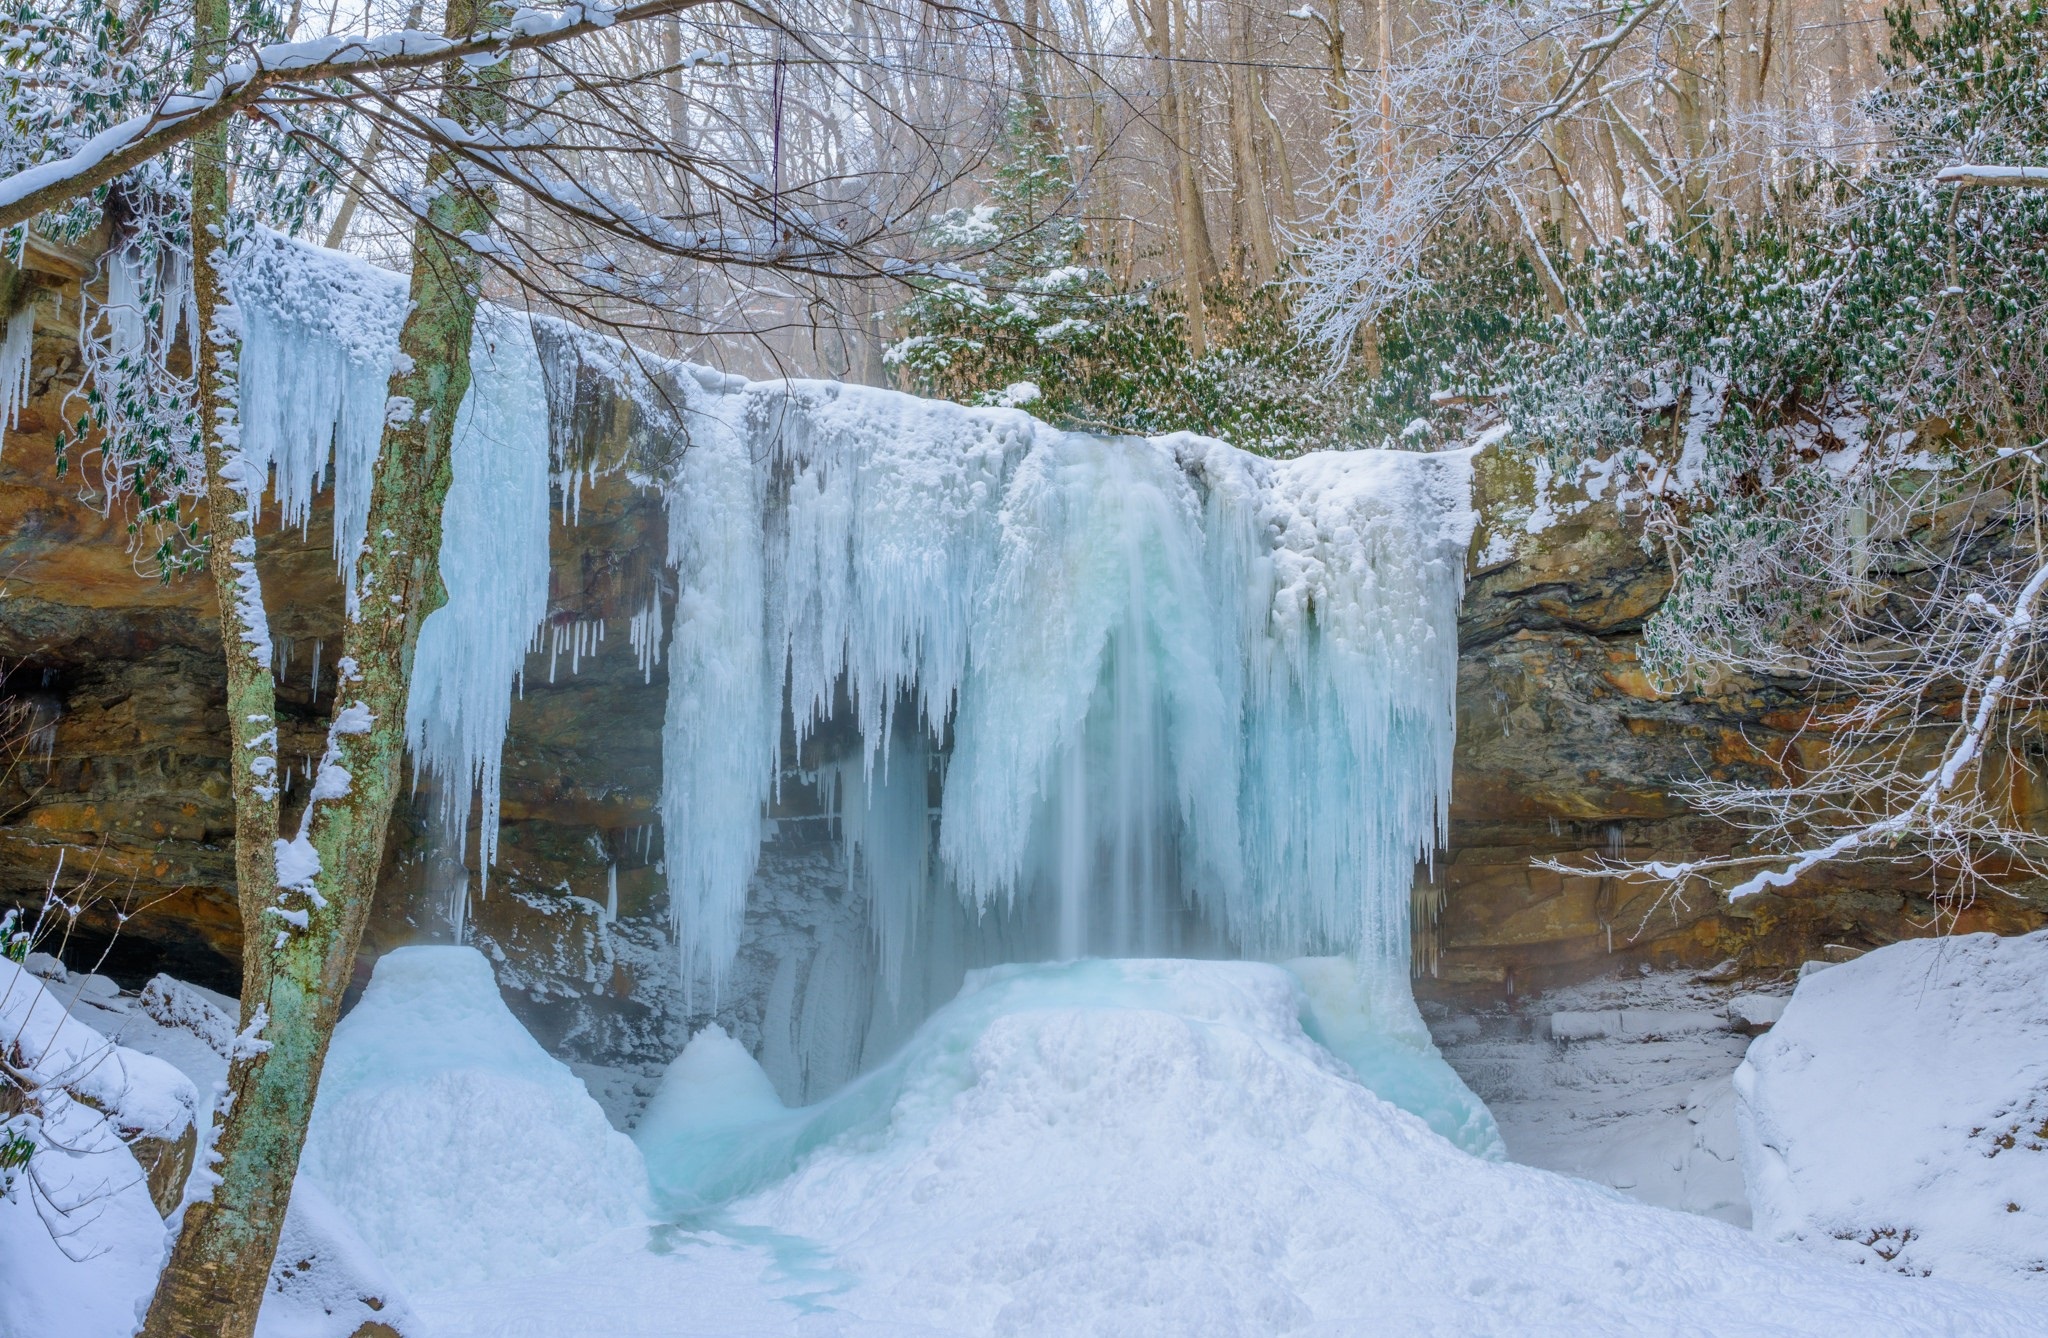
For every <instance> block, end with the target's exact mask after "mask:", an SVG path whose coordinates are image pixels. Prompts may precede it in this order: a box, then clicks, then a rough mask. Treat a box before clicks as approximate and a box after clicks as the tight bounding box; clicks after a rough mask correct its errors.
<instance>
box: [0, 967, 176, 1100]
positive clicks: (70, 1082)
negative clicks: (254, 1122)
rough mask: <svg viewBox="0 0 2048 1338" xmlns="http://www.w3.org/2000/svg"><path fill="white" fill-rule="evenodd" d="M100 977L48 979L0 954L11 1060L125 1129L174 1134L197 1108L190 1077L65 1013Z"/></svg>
mask: <svg viewBox="0 0 2048 1338" xmlns="http://www.w3.org/2000/svg"><path fill="white" fill-rule="evenodd" d="M99 979H101V977H97V976H91V975H77V976H69V977H67V978H66V979H65V981H64V982H62V983H59V984H50V983H48V982H45V981H43V980H41V979H39V978H38V977H36V976H33V975H31V974H29V973H28V972H27V971H25V970H23V969H22V968H21V967H20V966H18V965H16V964H15V963H14V962H12V961H8V960H6V959H4V958H0V1039H4V1041H5V1043H6V1044H7V1045H8V1047H9V1049H10V1051H11V1055H10V1058H11V1059H12V1062H14V1063H15V1064H16V1065H18V1066H19V1067H21V1068H22V1069H23V1070H25V1071H26V1072H27V1073H28V1074H29V1075H30V1076H31V1078H32V1079H33V1080H35V1081H37V1082H38V1083H41V1084H44V1085H47V1086H50V1087H60V1088H63V1089H65V1090H66V1091H69V1092H71V1093H73V1094H74V1095H76V1096H78V1097H79V1098H81V1099H82V1100H84V1101H87V1102H90V1103H91V1105H92V1106H94V1107H96V1108H97V1109H99V1110H101V1111H104V1112H106V1113H107V1114H108V1115H109V1116H110V1117H111V1118H112V1119H113V1120H114V1121H115V1123H116V1124H117V1125H118V1126H119V1127H120V1128H121V1129H123V1130H125V1131H128V1132H129V1133H131V1134H137V1135H145V1136H147V1137H150V1138H177V1137H178V1136H179V1135H180V1134H182V1133H184V1131H185V1130H186V1129H188V1128H190V1127H191V1126H192V1122H193V1119H194V1117H195V1115H196V1114H197V1112H198V1109H199V1094H198V1092H197V1091H196V1090H195V1089H194V1087H193V1085H192V1083H191V1081H190V1080H189V1079H187V1078H186V1077H185V1076H184V1075H183V1074H182V1073H180V1072H179V1071H178V1070H177V1069H176V1068H174V1067H172V1066H171V1065H170V1064H167V1063H165V1062H164V1061H163V1060H160V1059H156V1058H154V1057H152V1056H150V1055H145V1054H142V1053H140V1052H138V1051H135V1050H131V1049H129V1048H127V1047H126V1046H122V1045H117V1044H114V1043H112V1042H110V1041H108V1040H107V1038H106V1037H104V1036H102V1035H101V1034H100V1033H99V1032H97V1031H95V1030H93V1028H92V1027H91V1026H89V1025H87V1024H86V1023H84V1022H82V1021H80V1020H78V1019H77V1018H75V1017H73V1016H72V1015H71V1005H72V1004H73V1003H74V1002H76V1001H77V1000H78V999H79V998H80V997H81V996H83V997H87V998H90V997H94V996H95V995H96V993H97V992H96V991H92V990H91V989H90V983H91V982H94V981H97V980H99Z"/></svg>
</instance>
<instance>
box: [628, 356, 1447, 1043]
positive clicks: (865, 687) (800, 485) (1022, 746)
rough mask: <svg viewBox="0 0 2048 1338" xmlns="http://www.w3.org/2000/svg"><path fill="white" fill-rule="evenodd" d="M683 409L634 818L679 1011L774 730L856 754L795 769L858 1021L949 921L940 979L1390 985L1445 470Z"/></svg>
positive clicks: (702, 390) (1428, 783)
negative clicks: (649, 818)
mask: <svg viewBox="0 0 2048 1338" xmlns="http://www.w3.org/2000/svg"><path fill="white" fill-rule="evenodd" d="M686 391H687V392H688V393H687V394H686V399H687V412H686V420H687V429H688V439H689V449H688V450H687V451H686V452H685V453H684V454H683V456H682V459H681V464H680V467H679V470H678V472H677V475H676V477H675V478H674V479H673V481H672V483H671V486H670V514H671V527H670V534H671V550H672V551H671V558H672V561H673V563H674V565H675V567H676V571H677V584H678V587H679V596H678V602H677V608H676V615H675V623H674V628H673V632H672V639H671V644H670V652H669V671H670V673H669V693H670V699H669V709H668V716H667V725H666V737H665V740H664V767H665V787H666V788H665V793H664V796H663V817H664V822H665V825H666V827H667V830H668V832H669V833H670V841H669V851H670V852H671V858H670V859H669V861H668V875H669V883H670V895H671V902H672V905H673V907H674V912H675V916H676V928H677V932H678V935H679V937H680V939H681V941H682V944H683V949H684V953H685V966H686V970H687V972H688V974H689V978H690V979H692V980H693V981H695V982H701V983H708V984H709V985H710V986H711V987H712V988H713V990H714V991H715V989H716V987H717V986H718V984H719V982H720V980H721V977H722V975H723V973H724V972H725V971H726V970H727V968H728V966H729V964H730V963H731V961H732V959H733V954H734V952H735V950H736V947H737V944H738V939H739V933H740V926H741V919H742V915H743V912H744V910H745V906H746V897H747V890H748V880H749V878H750V876H751V874H752V873H753V871H754V867H755V861H756V859H757V856H758V851H759V846H760V833H759V819H760V815H761V813H762V810H763V805H764V804H765V803H767V802H768V800H769V798H770V796H771V792H772V789H773V787H774V786H775V785H776V784H777V782H778V768H779V765H780V759H781V748H782V738H783V717H784V704H785V701H786V702H787V709H788V711H789V712H790V715H791V718H792V722H793V725H794V729H795V733H796V738H797V740H798V744H799V748H800V749H801V748H803V746H804V744H805V742H806V740H807V739H808V738H809V737H810V736H811V735H812V734H813V733H814V732H815V731H816V730H817V728H818V727H819V726H820V725H821V724H823V723H824V722H825V721H827V720H828V719H830V718H832V717H833V716H834V715H835V712H838V711H840V710H842V709H844V710H845V711H848V712H850V714H851V717H852V720H851V723H852V725H853V726H854V728H855V730H856V732H857V733H858V736H859V739H860V744H859V747H858V749H857V750H856V751H855V752H854V753H853V754H852V755H850V756H846V757H842V758H821V759H820V761H819V766H820V769H821V773H822V778H823V779H824V780H825V782H826V784H827V787H828V789H830V790H831V791H832V792H833V793H834V794H836V796H837V803H838V810H839V815H840V822H841V828H842V833H843V835H844V838H845V843H846V847H847V850H848V858H849V861H850V863H851V864H852V865H853V866H854V867H855V869H856V872H857V874H858V875H859V877H860V879H861V881H862V882H863V883H864V885H865V887H866V890H867V895H868V897H869V899H870V905H871V919H872V923H873V927H874V929H875V932H876V935H877V938H878V940H879V951H880V959H881V972H880V974H881V980H880V984H881V988H882V993H883V994H884V995H885V996H886V997H888V998H890V999H897V998H899V997H900V996H901V994H902V989H903V985H904V980H903V974H904V972H905V970H906V969H907V965H908V964H909V963H911V962H913V961H914V960H917V959H920V958H924V957H927V956H928V955H929V954H930V953H931V952H934V951H937V950H939V946H940V945H938V944H937V943H935V942H934V939H933V935H934V934H938V933H941V932H943V927H944V926H945V924H946V923H947V922H948V920H949V913H948V912H946V911H945V909H944V904H945V903H946V902H948V901H951V902H956V903H957V904H959V905H960V906H962V907H964V908H965V909H966V911H967V913H968V920H969V922H970V923H969V925H968V927H967V931H966V932H967V937H968V940H969V941H968V942H965V943H964V944H960V945H957V946H958V947H959V949H960V951H959V954H958V955H959V957H960V965H961V969H964V968H965V967H967V966H973V965H979V964H986V963H988V962H993V961H1003V960H1019V959H1031V958H1072V957H1080V956H1086V955H1106V956H1132V955H1204V954H1216V953H1221V952H1241V953H1247V954H1255V955H1264V956H1290V955H1299V954H1308V953H1329V952H1339V953H1345V954H1349V955H1354V956H1356V957H1359V958H1360V959H1361V960H1363V961H1364V962H1366V963H1367V964H1368V966H1367V970H1368V973H1369V974H1377V975H1384V976H1388V977H1399V978H1402V979H1405V973H1406V966H1405V962H1406V956H1407V942H1408V926H1407V914H1408V895H1409V887H1410V883H1411V879H1412V874H1413V869H1414V865H1415V862H1416V860H1417V859H1418V858H1419V857H1422V856H1425V855H1426V854H1427V853H1428V851H1429V849H1430V847H1431V845H1432V843H1433V842H1434V841H1435V840H1436V839H1437V838H1438V837H1439V836H1440V834H1441V823H1442V820H1443V814H1444V806H1445V803H1446V800H1447V797H1448V791H1449V781H1450V748H1451V740H1452V732H1453V711H1454V701H1453V698H1454V681H1453V680H1454V675H1455V669H1456V654H1457V651H1456V634H1455V621H1454V620H1455V613H1456V602H1457V596H1458V589H1459V582H1460V578H1461V575H1462V569H1463V566H1462V564H1463V550H1464V546H1465V544H1466V542H1467V541H1468V540H1469V537H1470V533H1471V526H1472V514H1471V510H1470V506H1469V501H1468V495H1467V494H1468V491H1469V481H1470V462H1469V457H1468V456H1466V455H1464V454H1460V453H1444V454H1436V455H1422V454H1411V453H1384V452H1355V453H1345V454H1341V455H1325V456H1314V457H1308V458H1304V459H1301V460H1295V461H1288V462H1274V461H1269V460H1263V459H1259V458H1255V457H1252V456H1249V455H1246V454H1244V453H1243V452H1240V451H1236V450H1233V449H1232V448H1230V447H1228V446H1226V445H1223V444H1222V443H1219V442H1215V441H1209V440H1204V439H1201V438H1196V437H1190V436H1177V437H1168V438H1160V439H1155V440H1141V439H1128V438H1106V437H1098V436H1091V435H1087V434H1082V433H1071V432H1062V431H1058V430H1055V429H1053V428H1051V427H1048V426H1047V425H1045V424H1043V423H1040V422H1038V421H1037V420H1035V419H1032V418H1030V417H1028V416H1027V415H1025V414H1023V413H1019V412H1015V411H1011V410H1003V409H968V408H963V407H960V406H957V405H951V404H943V403H935V402H931V401H925V400H918V399H915V398H912V397H909V396H905V395H900V394H895V393H892V392H888V391H881V390H873V389H865V388H859V387H852V386H844V385H837V384H827V383H817V382H783V383H745V382H738V381H734V380H731V379H728V378H721V377H716V376H713V375H711V374H708V373H701V372H700V373H695V374H694V375H693V379H692V380H691V382H690V383H689V384H688V385H687V386H686ZM940 777H942V779H939V778H940ZM928 778H929V779H928ZM928 787H929V789H930V792H931V794H933V795H934V796H935V797H936V800H937V803H936V813H935V814H933V815H932V816H930V817H927V816H926V814H925V810H927V809H928V808H930V807H931V805H930V804H929V803H928V801H927V790H928ZM885 829H886V830H887V831H888V832H889V833H890V835H889V836H888V837H887V838H886V839H882V838H881V836H880V833H882V832H883V831H884V830H885ZM958 979H959V976H958V974H957V973H955V974H953V975H952V977H951V979H948V980H940V981H937V982H935V983H936V986H937V992H936V993H934V994H932V995H931V996H930V997H929V998H928V999H927V1000H926V1006H927V1007H928V1006H929V1005H931V1004H936V1003H937V1002H940V1001H942V1000H943V999H944V998H945V997H947V996H948V995H950V993H951V992H952V989H953V988H954V986H955V985H956V984H957V981H958ZM913 1020H914V1019H913Z"/></svg>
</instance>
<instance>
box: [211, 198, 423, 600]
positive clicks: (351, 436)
mask: <svg viewBox="0 0 2048 1338" xmlns="http://www.w3.org/2000/svg"><path fill="white" fill-rule="evenodd" d="M233 293H234V298H235V305H236V307H237V308H238V309H239V311H240V313H241V318H242V351H241V363H240V366H241V411H242V453H243V454H244V455H245V456H246V457H248V458H249V460H250V461H251V462H253V463H254V464H256V465H257V466H258V467H259V468H262V467H274V468H275V470H276V482H275V487H276V489H277V499H278V508H279V510H280V512H281V513H282V518H283V521H284V523H285V524H286V525H297V526H300V527H304V525H305V524H306V521H307V518H308V517H309V516H310V514H311V512H312V507H313V495H314V494H315V493H317V492H318V491H319V490H320V486H321V483H322V481H323V480H324V479H325V478H326V477H327V471H328V467H329V464H330V462H331V463H332V466H333V470H334V557H335V561H336V562H337V563H339V564H340V566H341V572H342V586H343V588H344V589H345V590H346V591H347V592H348V598H349V601H350V605H351V609H353V604H354V600H355V561H356V554H357V552H358V551H360V549H361V548H362V543H363V529H364V526H365V525H366V524H367V523H368V521H369V516H370V483H371V477H372V474H373V473H374V471H375V469H376V465H377V447H378V444H379V442H380V441H381V439H382V437H383V433H384V401H385V399H386V397H387V396H388V395H389V393H390V384H391V370H392V366H391V365H392V360H393V358H394V357H396V356H397V353H398V331H399V327H400V326H401V325H402V324H404V321H405V305H406V282H405V277H404V276H403V275H399V274H392V273H390V272H389V271H387V270H381V269H377V268H376V267H375V266H372V265H368V264H365V263H363V262H361V261H355V260H350V259H349V258H348V257H345V256H341V255H337V254H335V253H333V252H328V251H317V250H315V249H314V248H312V247H309V246H305V245H302V244H300V243H297V242H292V241H288V240H286V239H284V238H282V237H279V236H276V235H275V234H271V233H258V234H256V235H255V236H253V237H251V238H250V239H249V242H248V245H247V249H246V250H245V251H244V253H243V254H242V255H241V256H240V257H238V259H237V263H236V268H235V272H234V279H233Z"/></svg>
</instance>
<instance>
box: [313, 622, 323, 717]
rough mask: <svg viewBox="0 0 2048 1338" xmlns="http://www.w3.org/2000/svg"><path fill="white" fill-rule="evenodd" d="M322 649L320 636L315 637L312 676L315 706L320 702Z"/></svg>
mask: <svg viewBox="0 0 2048 1338" xmlns="http://www.w3.org/2000/svg"><path fill="white" fill-rule="evenodd" d="M321 650H322V647H321V644H320V638H318V637H315V638H313V677H312V686H313V704H314V705H315V706H318V705H319V704H320V655H321Z"/></svg>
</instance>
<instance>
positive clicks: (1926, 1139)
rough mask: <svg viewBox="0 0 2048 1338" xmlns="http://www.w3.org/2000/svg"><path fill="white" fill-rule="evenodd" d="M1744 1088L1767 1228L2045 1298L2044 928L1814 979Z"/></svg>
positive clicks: (1939, 943)
mask: <svg viewBox="0 0 2048 1338" xmlns="http://www.w3.org/2000/svg"><path fill="white" fill-rule="evenodd" d="M1735 1090H1736V1093H1737V1096H1738V1097H1739V1099H1740V1103H1741V1104H1740V1106H1739V1107H1738V1111H1737V1113H1738V1115H1739V1116H1740V1117H1741V1120H1742V1123H1743V1135H1744V1137H1743V1152H1744V1160H1745V1164H1746V1165H1747V1167H1748V1170H1749V1191H1750V1197H1751V1200H1752V1202H1753V1203H1754V1205H1755V1207H1756V1225H1757V1231H1758V1234H1759V1235H1763V1236H1766V1237H1768V1238H1771V1239H1775V1240H1781V1241H1787V1242H1797V1243H1799V1244H1801V1245H1803V1246H1806V1247H1807V1248H1810V1249H1813V1250H1815V1251H1817V1252H1819V1253H1821V1254H1824V1255H1827V1256H1828V1257H1832V1258H1842V1259H1847V1260H1850V1261H1853V1262H1856V1263H1861V1264H1865V1265H1868V1266H1871V1267H1873V1268H1888V1269H1891V1270H1895V1271H1897V1272H1901V1273H1907V1274H1915V1275H1922V1274H1924V1275H1928V1276H1932V1277H1937V1278H1956V1279H1961V1280H1964V1281H1969V1282H1981V1283H1986V1284H1988V1285H1991V1286H1997V1287H2007V1288H2012V1289H2015V1290H2019V1291H2023V1292H2025V1293H2027V1294H2029V1295H2032V1296H2035V1297H2037V1298H2039V1299H2040V1300H2041V1302H2042V1303H2043V1304H2044V1305H2048V932H2044V933H2038V934H2029V935H2027V936H2026V937H2024V938H1998V937H1996V936H1995V935H1991V934H1969V935H1965V936H1962V937H1958V938H1949V939H1922V940H1919V941H1917V942H1911V943H1898V944H1894V945H1892V946H1891V947H1888V948H1885V949H1883V950H1882V951H1880V952H1874V953H1871V954H1869V955H1868V956H1866V957H1861V958H1858V959H1857V960H1855V961H1853V962H1848V963H1845V964H1843V965H1840V966H1832V967H1829V968H1828V969H1826V970H1825V971H1822V972H1820V973H1819V974H1817V975H1810V976H1808V977H1807V978H1806V979H1805V980H1802V981H1801V982H1800V983H1799V991H1798V993H1797V994H1795V995H1794V996H1793V998H1792V1003H1791V1006H1790V1007H1788V1008H1787V1009H1786V1010H1785V1016H1784V1019H1783V1020H1782V1021H1780V1022H1779V1023H1778V1025H1777V1026H1776V1027H1774V1028H1773V1029H1772V1030H1771V1031H1770V1032H1769V1033H1767V1034H1765V1035H1764V1036H1762V1037H1759V1038H1758V1040H1757V1042H1756V1044H1755V1045H1754V1046H1752V1047H1750V1051H1749V1057H1748V1059H1747V1060H1746V1061H1745V1062H1744V1064H1743V1066H1742V1068H1741V1069H1740V1070H1739V1071H1738V1072H1737V1073H1736V1075H1735ZM2044 1331H2048V1329H2044Z"/></svg>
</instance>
